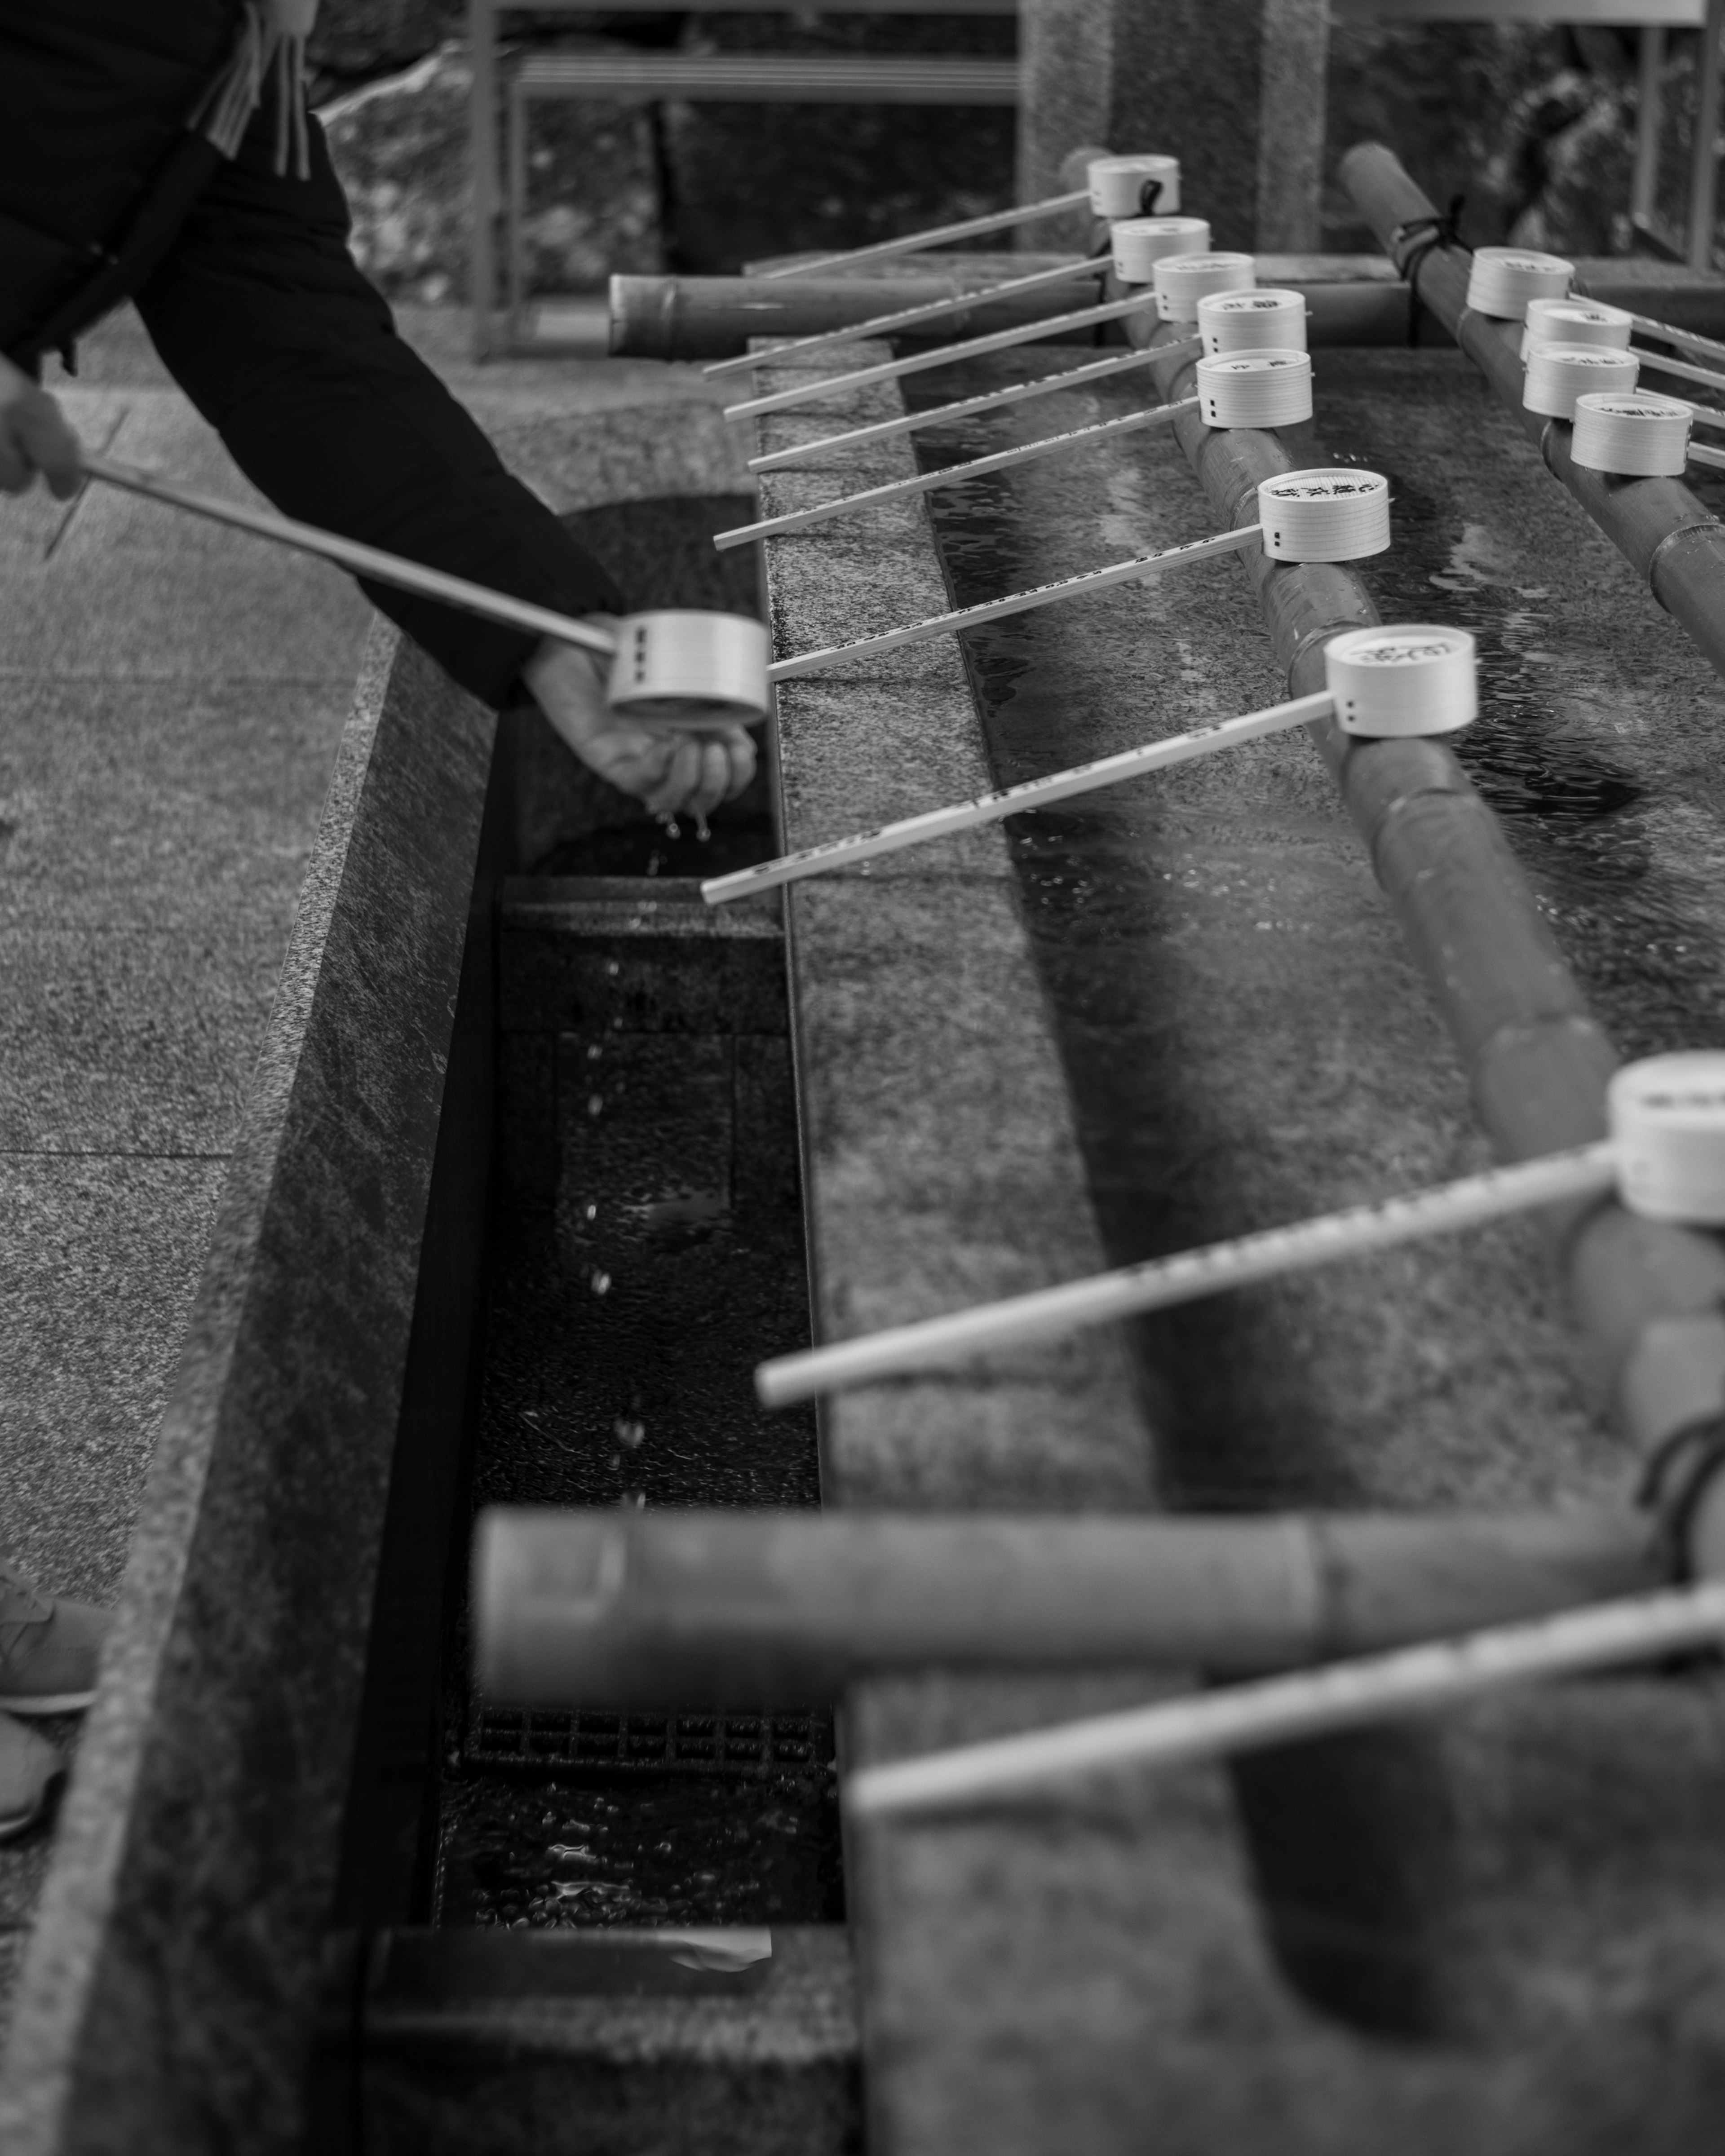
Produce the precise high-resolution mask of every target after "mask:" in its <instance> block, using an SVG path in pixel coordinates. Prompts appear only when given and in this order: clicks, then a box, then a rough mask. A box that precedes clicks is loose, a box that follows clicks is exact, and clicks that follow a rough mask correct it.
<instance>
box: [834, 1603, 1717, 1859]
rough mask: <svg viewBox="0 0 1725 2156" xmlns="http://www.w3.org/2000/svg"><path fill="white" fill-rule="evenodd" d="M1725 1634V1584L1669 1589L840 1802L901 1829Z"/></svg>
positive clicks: (936, 1768)
mask: <svg viewBox="0 0 1725 2156" xmlns="http://www.w3.org/2000/svg"><path fill="white" fill-rule="evenodd" d="M1722 1635H1725V1581H1722V1580H1710V1581H1707V1583H1705V1584H1702V1585H1701V1586H1698V1587H1688V1588H1674V1589H1666V1591H1665V1592H1664V1593H1662V1594H1645V1595H1638V1596H1635V1597H1633V1598H1630V1599H1625V1600H1623V1601H1621V1602H1606V1603H1602V1604H1599V1605H1598V1606H1597V1607H1595V1608H1593V1609H1576V1610H1570V1611H1567V1612H1565V1613H1563V1614H1561V1615H1558V1616H1554V1617H1546V1618H1542V1619H1539V1620H1536V1621H1535V1622H1533V1623H1532V1624H1523V1625H1502V1626H1497V1627H1494V1628H1493V1629H1492V1630H1489V1631H1481V1632H1474V1633H1471V1634H1466V1635H1463V1636H1462V1637H1461V1638H1460V1639H1457V1640H1442V1641H1434V1642H1433V1643H1431V1644H1430V1645H1425V1646H1417V1647H1404V1648H1402V1649H1401V1650H1399V1652H1397V1653H1395V1654H1393V1655H1375V1656H1373V1657H1371V1658H1370V1659H1368V1660H1362V1661H1352V1662H1338V1663H1337V1664H1335V1665H1334V1666H1332V1667H1331V1668H1328V1669H1322V1670H1312V1671H1302V1672H1301V1673H1300V1674H1299V1675H1298V1676H1281V1677H1270V1678H1266V1679H1265V1680H1264V1681H1261V1682H1260V1683H1257V1684H1245V1685H1237V1686H1230V1687H1227V1688H1226V1689H1224V1690H1222V1691H1210V1692H1205V1693H1202V1694H1200V1695H1198V1696H1196V1697H1189V1698H1184V1699H1178V1700H1170V1701H1167V1702H1161V1703H1158V1705H1156V1706H1154V1707H1140V1708H1138V1709H1137V1711H1135V1712H1128V1713H1125V1714H1110V1715H1098V1716H1096V1717H1093V1718H1091V1719H1090V1720H1088V1721H1085V1722H1067V1723H1065V1725H1063V1726H1062V1727H1060V1728H1056V1729H1044V1730H1037V1731H1034V1732H1031V1733H1030V1734H1029V1735H1026V1736H1023V1737H1004V1738H997V1739H996V1740H995V1741H994V1742H993V1743H987V1744H971V1745H966V1746H964V1747H963V1748H960V1749H957V1750H954V1751H951V1752H942V1753H931V1754H930V1755H928V1756H927V1757H926V1758H921V1759H906V1760H900V1761H896V1762H894V1763H891V1765H887V1766H882V1767H865V1768H863V1769H862V1770H861V1771H860V1773H857V1774H852V1775H851V1776H850V1779H849V1781H848V1782H847V1783H846V1784H845V1804H846V1807H847V1809H848V1810H849V1813H850V1817H851V1818H852V1819H854V1820H864V1819H868V1820H875V1819H887V1818H898V1819H902V1818H906V1817H909V1816H912V1815H919V1814H923V1813H928V1812H940V1811H947V1810H950V1809H952V1808H954V1807H955V1806H962V1805H968V1804H978V1803H988V1802H992V1801H996V1800H999V1799H1002V1798H1009V1797H1017V1796H1024V1795H1028V1794H1031V1793H1033V1792H1034V1791H1036V1790H1039V1789H1046V1788H1048V1787H1049V1786H1050V1784H1060V1783H1064V1782H1067V1781H1070V1780H1072V1779H1075V1778H1076V1777H1080V1776H1083V1775H1086V1774H1095V1773H1097V1772H1099V1771H1101V1770H1105V1769H1109V1768H1120V1767H1128V1766H1130V1767H1140V1768H1142V1767H1163V1768H1165V1767H1177V1766H1192V1765H1194V1764H1196V1763H1199V1761H1203V1760H1210V1759H1219V1758H1225V1757H1226V1756H1227V1755H1229V1754H1230V1753H1237V1752H1245V1751H1251V1750H1255V1749H1258V1748H1261V1747H1263V1746H1265V1745H1268V1744H1286V1743H1296V1742H1298V1741H1300V1740H1301V1739H1305V1738H1313V1737H1322V1736H1327V1735H1330V1734H1332V1733H1333V1732H1336V1731H1337V1730H1342V1729H1358V1728H1361V1727H1366V1726H1368V1725H1369V1724H1371V1723H1373V1722H1383V1721H1387V1720H1389V1719H1392V1718H1394V1717H1399V1716H1405V1715H1410V1714H1430V1713H1433V1712H1436V1711H1437V1710H1438V1709H1440V1708H1441V1707H1453V1706H1456V1705H1459V1704H1460V1703H1461V1702H1464V1701H1466V1700H1471V1699H1477V1698H1479V1697H1481V1696H1482V1695H1484V1694H1486V1693H1487V1692H1492V1691H1502V1690H1504V1689H1505V1688H1506V1687H1507V1686H1511V1685H1522V1684H1535V1683H1540V1682H1548V1681H1551V1680H1553V1679H1554V1678H1557V1677H1563V1676H1584V1675H1587V1674H1589V1673H1590V1672H1593V1671H1600V1670H1608V1669H1617V1668H1621V1667H1622V1666H1625V1664H1633V1663H1636V1662H1646V1661H1658V1660H1659V1659H1661V1657H1663V1656H1666V1655H1671V1654H1676V1653H1679V1652H1681V1651H1682V1650H1686V1649H1692V1648H1696V1647H1705V1646H1711V1645H1713V1644H1714V1643H1715V1642H1716V1641H1717V1640H1718V1639H1719V1638H1720V1637H1721V1636H1722Z"/></svg>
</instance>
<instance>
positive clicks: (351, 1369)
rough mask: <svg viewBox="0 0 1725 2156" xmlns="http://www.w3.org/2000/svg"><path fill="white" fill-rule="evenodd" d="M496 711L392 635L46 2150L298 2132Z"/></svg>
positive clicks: (203, 1428) (89, 1886) (164, 1482)
mask: <svg viewBox="0 0 1725 2156" xmlns="http://www.w3.org/2000/svg"><path fill="white" fill-rule="evenodd" d="M492 731H493V722H492V721H491V719H490V716H489V715H488V714H486V713H485V712H484V711H481V710H480V707H479V706H477V705H475V704H474V703H473V702H472V701H470V699H468V698H465V697H464V696H459V695H458V694H457V693H456V692H455V691H454V690H452V689H450V687H449V685H448V684H447V683H446V682H445V681H444V680H443V678H442V677H441V676H440V675H439V674H438V673H437V672H436V670H435V669H434V667H433V666H432V665H430V663H429V661H428V660H424V658H423V657H421V656H420V655H419V654H418V653H416V652H414V651H413V650H412V649H411V648H398V645H397V642H396V639H394V637H393V634H391V635H386V634H383V633H382V632H381V631H380V632H379V633H378V635H377V640H376V642H375V644H374V645H373V647H372V654H371V656H370V659H369V661H368V665H367V671H366V675H365V676H364V678H363V680H362V685H361V690H360V694H359V698H358V701H357V706H356V709H355V713H354V716H353V718H352V721H350V723H349V726H348V729H347V735H346V737H345V738H344V741H343V744H342V749H341V756H340V757H339V759H338V762H337V765H336V775H335V778H334V781H333V783H332V785H331V791H330V795H329V798H328V800H327V801H326V804H325V810H324V818H323V822H322V825H321V833H320V840H319V844H318V846H317V848H316V851H315V853H314V855H313V859H312V862H311V867H310V870H309V871H308V875H307V880H306V883H305V887H304V890H303V891H302V894H301V901H300V911H299V917H298V920H297V921H296V923H295V931H294V936H293V939H292V942H291V943H290V947H289V951H288V956H287V959H286V962H285V967H284V969H283V974H282V980H281V984H280V990H279V993H278V995H277V998H276V1004H275V1012H274V1014H273V1015H272V1018H271V1020H270V1029H269V1031H268V1034H267V1035H266V1037H265V1040H264V1047H263V1051H262V1054H261V1056H260V1058H259V1065H258V1068H257V1070H256V1072H255V1073H254V1079H253V1083H252V1087H251V1091H250V1096H249V1102H248V1107H247V1112H246V1116H245V1119H244V1124H243V1126H242V1128H241V1131H240V1132H239V1139H238V1143H237V1145H236V1147H235V1150H234V1157H233V1159H232V1161H231V1162H230V1163H229V1167H228V1175H227V1178H226V1182H225V1185H224V1188H223V1199H222V1205H221V1209H220V1213H219V1214H218V1219H217V1223H216V1227H215V1232H214V1237H213V1244H212V1247H211V1250H210V1253H209V1255H208V1260H207V1261H206V1264H205V1266H204V1270H203V1281H202V1283H201V1286H200V1288H199V1292H198V1301H197V1303H196V1305H195V1306H194V1309H193V1317H192V1322H191V1328H190V1332H189V1336H188V1337H187V1343H186V1347H185V1349H184V1352H183V1353H182V1359H181V1364H180V1369H179V1373H178V1376H177V1379H176V1381H175V1384H174V1388H173V1391H172V1395H171V1398H170V1400H169V1403H168V1408H167V1415H166V1418H165V1420H164V1424H163V1427H162V1435H161V1437H160V1439H159V1440H158V1443H157V1450H156V1457H155V1460H154V1464H153V1466H152V1468H151V1476H150V1481H149V1484H148V1486H147V1489H146V1496H145V1500H144V1505H143V1510H142V1514H141V1520H140V1524H139V1527H138V1529H137V1531H136V1534H135V1536H134V1538H133V1543H132V1549H131V1559H130V1562H129V1564H128V1567H127V1570H126V1579H125V1583H124V1585H123V1589H122V1593H121V1602H120V1605H119V1614H118V1617H117V1620H116V1638H115V1640H114V1643H113V1648H112V1652H111V1654H110V1663H109V1668H108V1671H107V1673H106V1679H105V1685H104V1689H103V1692H102V1695H101V1697H100V1701H99V1702H98V1704H97V1706H96V1707H95V1709H94V1710H93V1711H92V1714H91V1717H90V1726H89V1728H88V1730H87V1731H86V1732H85V1739H84V1743H83V1746H82V1748H81V1752H80V1763H79V1774H78V1777H77V1780H76V1783H75V1785H74V1789H73V1791H72V1794H71V1796H70V1798H69V1802H68V1805H67V1809H66V1815H65V1818H64V1822H63V1824H62V1826H61V1830H60V1833H59V1841H58V1846H57V1849H56V1851H55V1861H54V1866H53V1869H52V1871H51V1872H50V1876H49V1881H48V1885H47V1888H46V1892H45V1894H44V1903H43V1908H42V1912H41V1917H40V1921H39V1924H38V1928H37V1931H36V1934H35V1938H34V1940H33V1946H32V1950H31V1953H30V1956H29V1958H28V1961H27V1964H26V1967H25V1970H24V1976H23V1994H22V1997H21V1999H20V2003H19V2008H18V2015H17V2018H16V2021H15V2024H14V2028H13V2040H12V2045H11V2048H10V2051H9V2053H8V2077H7V2082H6V2094H5V2097H4V2102H5V2105H6V2110H5V2111H4V2112H0V2121H3V2122H4V2124H5V2128H6V2131H5V2133H4V2136H3V2138H4V2139H5V2142H6V2145H7V2147H8V2149H10V2150H13V2151H16V2152H18V2156H23V2151H25V2150H36V2149H41V2150H44V2151H45V2150H46V2149H48V2148H55V2149H59V2150H64V2151H70V2150H72V2149H74V2148H75V2149H80V2150H84V2149H87V2150H92V2151H94V2150H96V2149H108V2148H114V2149H119V2148H129V2149H131V2150H137V2151H141V2150H145V2149H152V2150H153V2149H161V2150H162V2151H163V2152H167V2150H170V2149H172V2150H174V2151H177V2152H184V2151H189V2150H192V2149H196V2148H211V2149H214V2148H224V2147H234V2146H236V2145H243V2146H244V2147H246V2148H275V2147H282V2146H285V2145H287V2140H288V2137H289V2135H290V2132H291V2127H292V2121H293V2118H294V2116H295V2109H296V2095H295V2079H296V2076H297V2073H298V2071H299V2070H300V2058H299V2056H298V2052H299V2049H300V2038H301V2034H302V2030H303V2024H304V2017H305V2002H306V1999H307V1998H308V1995H309V1993H310V1990H311V1985H312V1982H313V1978H314V1973H315V1966H316V1951H317V1945H318V1935H319V1932H320V1929H321V1923H322V1922H323V1919H324V1916H325V1912H326V1907H327V1903H328V1899H329V1894H330V1891H331V1883H332V1877H333V1863H334V1854H335V1850H334V1844H335V1826H336V1820H337V1819H338V1817H339V1814H340V1809H341V1804H342V1800H343V1797H344V1794H345V1785H346V1777H347V1765H348V1758H349V1748H350V1746H351V1743H352V1725H353V1717H354V1715H355V1712H356V1711H357V1701H358V1691H359V1684H360V1680H361V1676H362V1662H363V1655H364V1641H365V1638H366V1632H367V1616H368V1614H369V1607H370V1597H371V1585H372V1574H373V1568H374V1564H375V1547H376V1540H377V1532H378V1525H379V1522H380V1519H381V1513H382V1504H383V1499H384V1495H385V1491H386V1488H387V1482H388V1466H389V1460H390V1455H391V1450H392V1448H393V1440H394V1435H395V1427H396V1409H397V1404H398V1397H399V1393H400V1387H401V1381H402V1372H403V1364H404V1360H405V1354H406V1343H407V1332H408V1325H409V1322H410V1321H411V1317H412V1313H413V1294H414V1287H415V1282H416V1276H417V1270H418V1250H419V1241H420V1235H421V1233H422V1229H423V1224H424V1207H425V1200H426V1193H427V1188H428V1185H429V1173H430V1160H431V1152H432V1146H433V1141H434V1134H435V1130H436V1123H437V1116H438V1111H439V1103H440V1100H441V1092H442V1071H443V1067H444V1056H445V1053H446V1050H447V1046H448V1040H449V1027H450V1022H451V1021H450V1012H451V1003H452V996H453V988H454V979H455V976H456V973H457V971H458V970H459V963H460V956H461V950H462V947H463V942H464V940H465V933H466V927H467V911H468V903H469V893H468V890H467V888H466V880H465V879H462V878H454V877H451V876H450V875H449V873H448V865H449V860H451V859H452V858H463V857H465V858H471V857H472V854H473V850H474V848H475V844H476V834H477V826H478V819H479V814H480V807H481V804H482V803H483V800H484V797H485V778H486V773H487V772H488V769H489V767H490V749H491V737H492ZM356 1199H357V1200H358V1201H359V1202H358V1203H357V1204H356V1203H355V1200H356ZM241 1912H244V1921H243V1922H241V1921H240V1918H241ZM242 2137H243V2138H242Z"/></svg>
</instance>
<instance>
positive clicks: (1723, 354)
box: [1630, 310, 1725, 360]
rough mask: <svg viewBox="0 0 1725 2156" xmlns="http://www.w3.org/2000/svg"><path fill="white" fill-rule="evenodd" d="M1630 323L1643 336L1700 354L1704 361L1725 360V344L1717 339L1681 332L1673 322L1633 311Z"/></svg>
mask: <svg viewBox="0 0 1725 2156" xmlns="http://www.w3.org/2000/svg"><path fill="white" fill-rule="evenodd" d="M1630 322H1631V324H1632V325H1633V326H1634V327H1635V328H1636V329H1638V330H1639V331H1640V332H1641V334H1642V336H1656V337H1659V338H1661V339H1662V340H1663V341H1665V342H1666V344H1674V345H1676V346H1677V347H1678V349H1679V350H1680V351H1682V352H1699V353H1700V354H1701V356H1702V358H1704V359H1717V360H1725V344H1721V343H1720V342H1719V341H1718V339H1717V337H1709V336H1699V335H1698V334H1697V332H1696V331H1694V330H1680V329H1679V328H1678V327H1677V326H1676V324H1675V323H1673V322H1656V321H1654V319H1653V317H1652V316H1651V315H1638V314H1636V313H1635V312H1634V311H1633V310H1631V311H1630Z"/></svg>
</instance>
